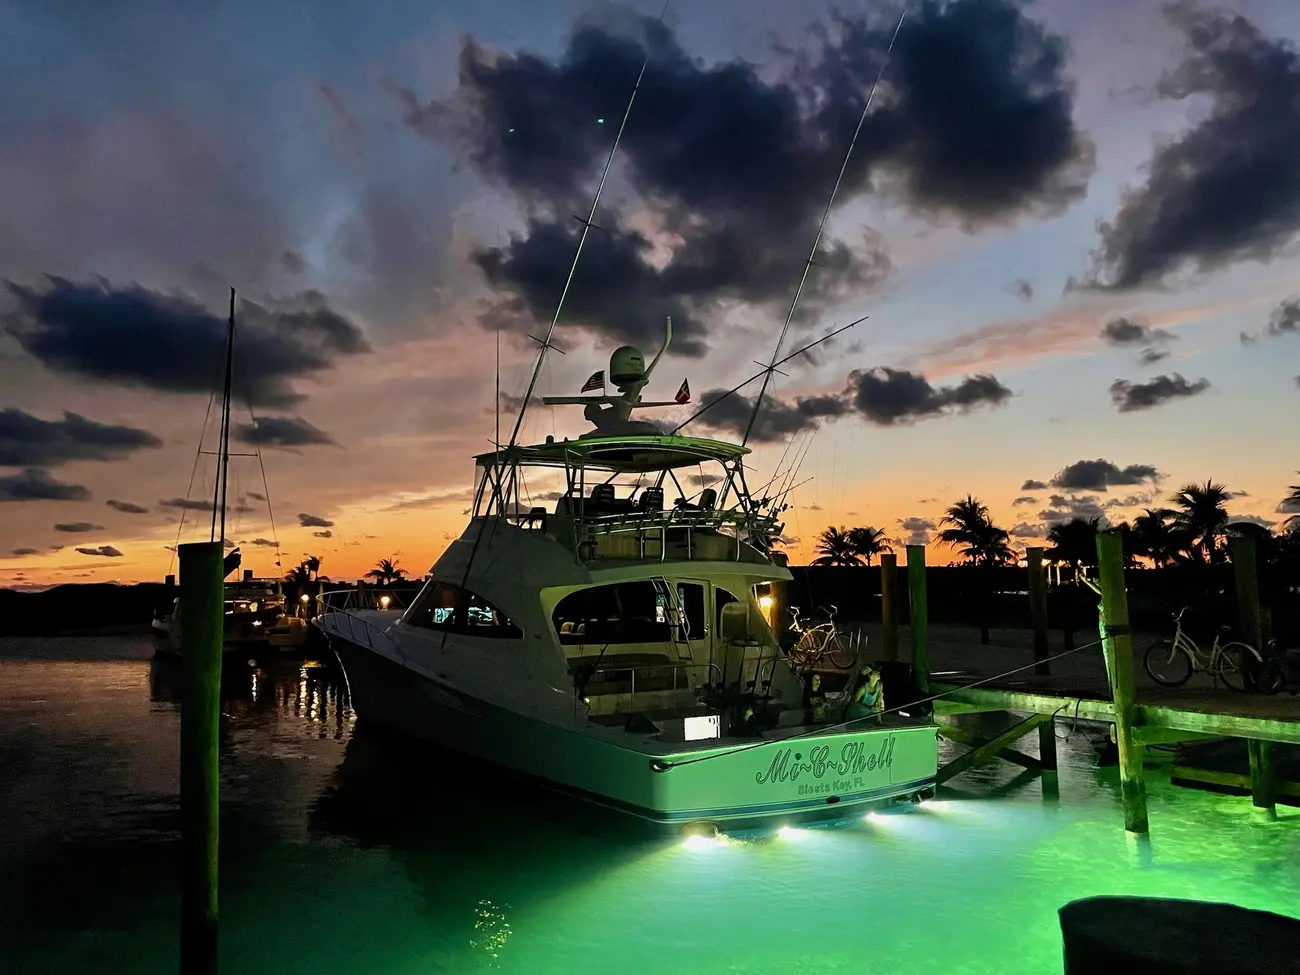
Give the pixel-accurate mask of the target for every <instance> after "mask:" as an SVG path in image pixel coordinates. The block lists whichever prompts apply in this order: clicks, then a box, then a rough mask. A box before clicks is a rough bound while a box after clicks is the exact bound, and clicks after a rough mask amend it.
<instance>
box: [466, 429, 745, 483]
mask: <svg viewBox="0 0 1300 975" xmlns="http://www.w3.org/2000/svg"><path fill="white" fill-rule="evenodd" d="M747 453H749V448H748V447H742V446H740V445H739V444H732V443H724V442H723V441H721V440H707V439H704V438H702V437H678V436H673V435H670V434H669V435H662V434H659V435H657V434H624V435H622V436H600V435H597V436H585V437H578V438H576V439H573V440H554V439H552V438H550V437H548V438H547V440H546V443H540V444H533V445H531V446H527V447H523V446H520V447H503V448H502V449H501V450H500V451H492V452H491V453H486V454H479V455H478V456H477V457H475V458H474V462H475V463H476V464H477V465H478V466H480V467H488V466H491V465H493V464H504V465H510V464H521V465H523V466H526V467H559V468H572V467H584V468H587V469H588V470H602V471H611V472H614V473H626V474H640V473H646V472H649V471H665V470H672V469H675V468H678V467H694V466H695V465H697V464H701V463H703V462H704V461H710V460H711V461H719V462H724V461H735V460H739V459H740V458H741V457H743V456H745V454H747Z"/></svg>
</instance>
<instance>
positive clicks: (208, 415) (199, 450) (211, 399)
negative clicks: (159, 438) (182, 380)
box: [167, 361, 224, 575]
mask: <svg viewBox="0 0 1300 975" xmlns="http://www.w3.org/2000/svg"><path fill="white" fill-rule="evenodd" d="M223 365H224V363H223V362H221V361H218V362H217V368H216V372H215V373H214V374H213V376H212V394H211V395H210V396H208V408H207V410H206V411H204V413H203V426H202V427H201V428H200V429H199V445H198V447H196V448H195V450H194V466H193V467H191V468H190V483H189V485H188V486H187V487H186V488H185V500H186V501H188V500H189V499H190V494H192V493H193V491H194V478H195V476H196V475H197V474H198V472H199V460H200V458H201V457H202V456H203V435H204V434H205V433H207V430H208V420H210V419H212V404H213V403H215V402H216V401H217V381H218V380H219V379H220V378H221V367H222V366H223ZM188 510H189V509H188V508H186V507H185V506H184V505H182V506H181V523H180V524H179V525H178V526H177V527H176V542H175V544H174V545H173V546H172V557H171V559H170V560H169V561H168V563H167V574H168V575H171V574H172V568H173V566H174V565H175V564H176V558H177V555H176V549H178V548H180V544H181V533H182V532H184V531H185V515H186V512H187V511H188Z"/></svg>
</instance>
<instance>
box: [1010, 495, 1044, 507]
mask: <svg viewBox="0 0 1300 975" xmlns="http://www.w3.org/2000/svg"><path fill="white" fill-rule="evenodd" d="M1022 504H1038V499H1037V498H1035V497H1033V496H1032V495H1022V496H1021V497H1018V498H1016V500H1014V501H1012V502H1011V506H1012V507H1013V508H1014V507H1018V506H1019V505H1022Z"/></svg>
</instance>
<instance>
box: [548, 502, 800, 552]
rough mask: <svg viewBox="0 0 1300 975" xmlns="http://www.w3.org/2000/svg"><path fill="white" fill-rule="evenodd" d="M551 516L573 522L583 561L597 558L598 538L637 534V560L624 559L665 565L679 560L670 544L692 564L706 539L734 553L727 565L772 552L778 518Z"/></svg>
mask: <svg viewBox="0 0 1300 975" xmlns="http://www.w3.org/2000/svg"><path fill="white" fill-rule="evenodd" d="M547 517H548V518H562V519H565V520H566V521H568V520H570V519H571V522H572V525H573V542H574V545H575V546H576V548H577V551H578V553H579V555H580V557H583V558H584V559H586V560H591V559H594V558H596V557H597V554H598V553H597V551H596V549H597V546H598V544H599V539H600V538H602V537H609V536H617V535H633V536H636V538H637V545H636V552H635V555H632V554H631V553H626V554H624V555H621V556H620V557H624V558H626V557H635V558H639V559H646V558H654V559H658V560H659V561H665V560H667V559H668V558H670V557H679V556H670V555H669V552H668V549H669V545H670V544H673V545H674V547H676V548H678V549H679V554H680V555H684V556H685V557H686V558H687V559H692V558H695V557H696V556H697V553H696V549H697V547H701V542H700V539H701V538H703V537H708V538H711V539H717V538H725V539H727V540H728V541H727V544H728V546H729V547H730V549H731V553H730V555H729V556H728V557H727V560H734V561H737V562H739V561H742V560H743V559H744V558H745V549H746V546H748V547H749V548H752V549H755V550H756V551H758V552H760V553H761V552H764V551H766V550H767V548H768V547H770V541H769V540H770V539H771V538H772V537H773V536H775V535H776V534H777V532H778V530H779V526H778V525H777V521H776V515H775V514H770V513H769V514H756V513H753V512H744V511H740V510H738V509H734V508H732V509H723V510H715V509H700V508H686V507H674V508H670V509H666V510H665V509H662V508H629V509H627V510H624V511H612V512H608V513H602V514H589V513H585V512H574V513H573V514H571V515H565V514H559V515H548V516H547ZM656 543H657V545H656ZM716 544H717V543H716V542H713V543H711V548H710V551H716ZM656 549H657V551H656ZM681 549H684V551H680V550H681ZM584 553H585V554H584ZM706 558H709V559H711V560H716V559H718V555H717V554H712V555H709V556H706Z"/></svg>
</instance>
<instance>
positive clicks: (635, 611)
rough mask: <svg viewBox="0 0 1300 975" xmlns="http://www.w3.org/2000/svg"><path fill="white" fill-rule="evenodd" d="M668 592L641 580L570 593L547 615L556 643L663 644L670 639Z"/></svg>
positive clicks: (661, 586)
mask: <svg viewBox="0 0 1300 975" xmlns="http://www.w3.org/2000/svg"><path fill="white" fill-rule="evenodd" d="M670 594H671V590H670V589H667V588H666V587H665V586H664V585H663V583H661V582H657V581H655V580H650V579H645V580H639V581H636V582H620V583H616V584H615V585H611V586H593V587H592V588H590V589H579V590H578V591H577V592H571V593H569V595H567V596H565V597H564V598H563V599H561V600H560V601H559V603H558V604H556V607H555V611H554V612H553V613H552V614H551V622H552V623H554V624H555V632H556V634H557V635H558V636H559V638H560V643H562V644H565V645H568V646H572V645H575V644H580V643H585V644H593V643H594V644H597V645H600V646H606V645H610V646H612V645H616V644H622V643H666V642H669V641H671V640H672V638H673V633H672V627H671V626H670V624H669V620H670V618H671V600H670Z"/></svg>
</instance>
